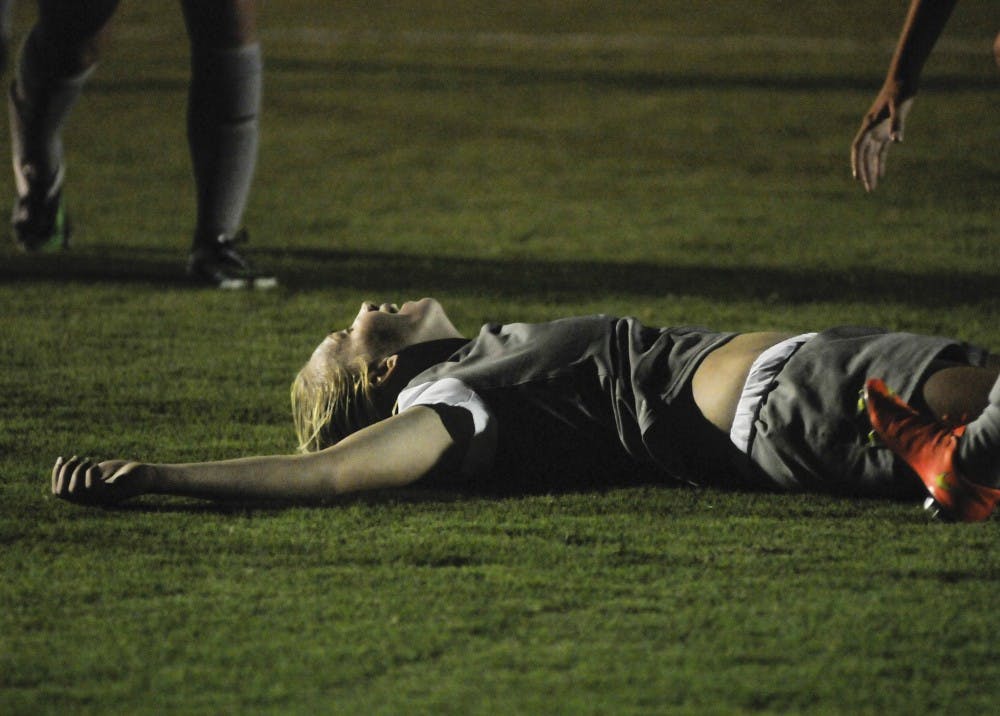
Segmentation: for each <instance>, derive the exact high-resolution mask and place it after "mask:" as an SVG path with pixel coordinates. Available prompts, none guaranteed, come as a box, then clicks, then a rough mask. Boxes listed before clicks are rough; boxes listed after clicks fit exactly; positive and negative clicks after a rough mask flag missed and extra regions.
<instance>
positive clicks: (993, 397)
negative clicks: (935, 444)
mask: <svg viewBox="0 0 1000 716" xmlns="http://www.w3.org/2000/svg"><path fill="white" fill-rule="evenodd" d="M957 456H958V463H959V466H960V469H961V471H962V474H963V475H965V477H967V478H969V479H970V480H973V481H974V482H978V483H980V484H982V485H988V486H990V487H1000V378H997V382H996V383H994V384H993V388H992V389H991V390H990V403H989V405H987V406H986V410H984V411H983V412H982V414H981V415H980V416H979V417H978V418H976V419H975V420H973V421H972V422H971V423H969V424H968V426H967V427H966V429H965V433H964V434H963V435H962V437H961V438H960V439H959V441H958V455H957Z"/></svg>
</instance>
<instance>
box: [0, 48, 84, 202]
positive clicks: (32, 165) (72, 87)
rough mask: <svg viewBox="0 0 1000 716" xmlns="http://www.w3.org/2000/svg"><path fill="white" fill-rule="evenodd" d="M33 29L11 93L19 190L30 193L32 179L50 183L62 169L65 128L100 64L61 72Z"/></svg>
mask: <svg viewBox="0 0 1000 716" xmlns="http://www.w3.org/2000/svg"><path fill="white" fill-rule="evenodd" d="M36 33H37V30H32V32H31V33H30V34H29V35H28V37H27V39H26V40H25V41H24V45H23V46H22V48H21V54H20V56H19V60H18V63H17V70H16V76H15V81H14V87H13V88H12V90H11V91H12V93H13V95H14V96H13V97H12V98H11V100H10V102H11V107H10V110H11V112H10V113H11V117H10V119H11V122H10V133H11V152H12V155H13V160H14V162H15V163H16V165H17V167H19V169H18V170H16V171H15V172H14V174H15V177H16V180H17V191H18V194H19V195H20V196H25V195H26V194H27V193H28V185H27V179H28V178H29V177H30V179H31V180H32V181H38V182H41V183H43V184H44V185H50V184H51V183H52V182H54V181H56V179H57V178H58V176H59V173H60V172H61V171H62V162H63V146H62V128H63V124H64V123H65V121H66V118H67V117H68V116H69V114H70V111H71V110H72V109H73V106H74V105H75V104H76V102H77V100H78V99H79V98H80V95H81V94H82V93H83V87H84V85H85V84H86V82H87V79H88V78H89V77H90V75H91V74H92V73H93V71H94V67H96V65H91V66H90V67H88V68H87V69H86V70H84V71H83V72H81V73H79V74H78V75H75V76H71V77H60V76H58V75H57V74H56V73H55V72H54V71H53V70H52V69H51V63H50V62H48V61H47V59H46V56H45V54H44V49H43V48H42V45H41V43H40V42H39V41H38V38H37V34H36Z"/></svg>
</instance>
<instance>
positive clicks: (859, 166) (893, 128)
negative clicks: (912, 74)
mask: <svg viewBox="0 0 1000 716" xmlns="http://www.w3.org/2000/svg"><path fill="white" fill-rule="evenodd" d="M912 105H913V97H912V96H911V97H907V98H906V99H903V100H900V94H899V92H898V91H895V90H893V89H891V88H887V89H883V90H882V92H880V93H879V96H878V97H877V98H876V99H875V103H874V104H873V105H872V106H871V109H869V110H868V113H867V114H865V118H864V120H862V122H861V129H859V130H858V133H857V135H855V137H854V141H853V142H852V143H851V172H852V173H853V175H854V178H855V179H857V180H858V181H860V182H861V184H862V186H864V188H865V191H868V192H871V191H874V190H875V187H876V186H878V182H879V180H880V179H881V178H882V177H883V176H885V162H886V157H887V155H888V154H889V145H890V144H893V143H894V142H902V141H903V126H904V124H905V123H906V115H907V114H909V112H910V107H911V106H912Z"/></svg>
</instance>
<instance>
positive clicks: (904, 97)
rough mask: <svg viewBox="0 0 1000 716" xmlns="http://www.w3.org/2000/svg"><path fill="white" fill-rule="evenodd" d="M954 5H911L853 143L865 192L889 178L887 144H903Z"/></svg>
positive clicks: (935, 1) (948, 1)
mask: <svg viewBox="0 0 1000 716" xmlns="http://www.w3.org/2000/svg"><path fill="white" fill-rule="evenodd" d="M956 3H957V0H913V3H912V4H911V5H910V10H909V13H908V14H907V16H906V22H905V23H904V24H903V30H902V32H901V33H900V36H899V41H898V43H897V44H896V51H895V53H894V54H893V56H892V62H891V63H890V64H889V72H888V74H887V75H886V78H885V83H884V84H883V85H882V89H881V91H879V93H878V96H876V98H875V102H874V103H872V106H871V107H870V108H869V109H868V112H867V113H865V116H864V118H863V119H862V120H861V128H860V129H859V130H858V133H857V135H855V137H854V141H853V142H852V143H851V171H852V172H853V174H854V178H855V179H857V180H858V181H860V182H861V183H862V185H863V186H864V188H865V191H873V190H874V189H875V187H876V186H877V185H878V180H879V179H880V178H882V177H883V176H884V175H885V161H886V155H887V154H888V152H889V145H890V144H891V143H893V142H901V141H903V125H904V124H905V122H906V115H907V114H908V113H909V111H910V106H911V105H912V104H913V98H914V96H915V95H916V94H917V86H918V84H919V83H920V73H921V71H922V70H923V67H924V63H925V62H926V61H927V57H928V56H929V55H930V53H931V50H932V49H934V44H935V43H936V42H937V39H938V37H939V36H940V35H941V31H942V30H943V29H944V26H945V24H946V23H947V22H948V18H949V17H950V16H951V12H952V10H954V9H955V4H956Z"/></svg>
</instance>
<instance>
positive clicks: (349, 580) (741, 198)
mask: <svg viewBox="0 0 1000 716" xmlns="http://www.w3.org/2000/svg"><path fill="white" fill-rule="evenodd" d="M333 5H336V7H328V4H327V3H320V2H318V1H317V0H287V1H284V2H282V3H268V4H266V7H265V8H264V10H263V12H262V26H263V28H264V42H265V49H266V52H267V78H266V95H265V96H266V101H265V110H264V115H263V117H264V129H263V137H262V140H263V141H262V150H261V159H260V166H259V171H258V175H257V181H256V183H255V192H254V195H253V200H252V205H251V208H250V210H249V212H248V217H247V223H248V226H249V227H250V229H251V232H252V235H253V242H252V244H251V250H252V252H253V255H254V256H255V257H256V258H257V259H258V261H259V262H260V263H262V264H266V265H267V266H269V267H273V268H275V269H277V270H278V272H279V273H280V275H281V278H282V280H283V283H284V286H283V288H282V289H281V290H280V291H278V292H276V293H273V294H268V295H225V296H224V295H218V294H216V293H213V292H210V291H204V290H196V289H191V288H189V287H188V286H187V285H186V284H185V282H184V279H183V260H184V254H185V251H186V247H187V242H188V240H189V236H188V232H189V231H190V225H189V222H190V220H189V217H190V216H191V214H192V201H191V188H190V182H189V180H188V173H189V170H188V165H187V157H186V149H185V144H184V135H183V127H182V124H183V105H184V92H185V84H186V80H185V75H186V58H185V48H184V45H183V42H181V41H180V38H181V37H182V33H183V29H182V26H181V23H180V19H179V16H178V13H177V9H176V8H175V7H173V6H171V5H166V6H164V7H162V8H161V7H158V6H157V7H153V6H152V5H149V6H147V5H145V4H140V3H131V4H127V5H126V6H125V7H124V8H123V9H122V15H121V17H120V24H119V33H118V39H117V43H116V45H115V46H114V48H113V52H112V53H111V54H109V56H108V58H107V60H106V61H105V62H104V64H103V65H102V67H101V70H100V73H99V74H98V75H97V77H96V78H95V80H94V82H93V84H92V86H91V88H90V91H89V92H88V94H87V95H86V97H85V98H84V100H83V102H82V103H81V106H80V107H79V111H78V112H77V114H76V115H75V116H74V118H73V121H72V123H71V125H70V126H69V127H68V128H67V144H68V152H69V154H68V157H69V162H70V183H69V186H68V190H67V191H68V200H69V202H70V207H71V209H72V211H73V213H74V217H75V219H76V223H77V225H78V229H79V231H78V236H77V240H76V243H75V246H74V249H73V250H72V251H71V252H70V253H68V254H66V255H64V256H45V257H35V256H30V257H26V256H22V255H19V254H16V253H15V252H14V250H13V248H12V247H11V246H10V245H9V244H8V245H5V246H3V248H0V301H2V305H3V306H4V307H5V310H4V315H3V317H2V318H0V325H2V326H3V342H2V348H0V361H2V363H0V366H2V370H0V396H3V397H2V402H0V405H2V410H0V496H2V502H3V507H2V508H0V543H2V545H3V548H2V551H0V565H2V571H3V575H4V579H3V582H2V586H0V597H2V602H0V604H2V605H3V609H2V611H0V635H2V636H0V646H2V648H0V707H2V710H4V711H5V712H12V713H37V712H55V711H65V710H67V709H70V710H74V711H84V712H86V711H91V712H118V711H134V712H143V711H145V712H150V711H175V712H176V711H183V712H191V711H195V712H199V711H200V712H217V711H247V710H250V711H275V712H277V711H281V712H303V713H304V712H310V711H316V710H322V711H334V712H341V713H359V712H369V711H370V712H383V713H400V712H452V713H467V712H479V713H483V712H511V713H518V712H520V713H525V712H536V713H537V712H546V713H552V712H562V713H642V712H646V713H649V712H665V711H679V712H697V713H703V712H734V711H736V712H738V711H815V712H838V713H845V712H852V713H853V712H876V711H878V712H896V713H903V712H905V713H918V712H950V713H955V712H985V711H986V710H987V709H989V708H991V707H992V704H993V703H994V702H995V700H996V698H997V696H998V692H997V687H996V686H995V685H994V684H996V683H997V678H996V677H997V673H996V672H997V666H996V664H997V663H998V656H1000V653H998V651H1000V650H998V648H997V646H996V639H995V638H994V637H993V634H992V629H991V625H990V615H991V613H992V606H993V603H994V601H995V591H996V589H995V588H996V583H997V580H998V578H1000V576H998V575H1000V560H998V558H997V557H996V556H995V555H994V554H993V551H994V550H993V546H994V543H995V541H996V537H997V534H996V530H995V528H994V527H995V526H994V525H993V524H992V523H990V524H985V525H978V526H955V525H942V524H936V523H932V522H930V521H928V520H927V518H926V517H925V516H924V514H923V513H922V511H920V510H919V508H918V507H916V506H914V505H908V504H894V503H885V502H875V501H865V500H856V501H848V500H841V499H835V498H829V497H820V496H789V495H760V494H741V493H724V492H719V491H712V490H692V489H674V488H663V489H652V488H646V489H637V490H616V491H611V492H607V493H599V494H574V495H558V496H532V497H523V498H516V499H514V498H512V499H504V500H490V499H478V498H468V497H462V496H455V495H441V494H429V493H424V492H420V491H411V492H403V493H395V494H390V495H378V496H370V497H365V498H362V499H355V500H347V501H345V502H343V503H342V504H337V505H333V506H328V507H303V506H289V505H238V506H230V507H220V506H212V505H203V504H199V503H195V502H191V501H183V500H166V499H145V500H141V501H138V502H137V503H136V504H135V505H132V506H129V507H124V508H122V509H118V510H107V511H106V510H90V509H81V508H78V507H74V506H71V505H67V504H63V503H59V502H56V501H55V500H53V499H51V498H50V497H49V496H47V494H46V491H47V471H48V468H49V466H50V465H51V463H52V461H53V460H54V458H55V457H56V456H57V455H59V454H67V453H73V452H78V453H81V454H93V455H114V456H119V455H121V456H133V457H137V458H140V459H146V460H162V461H180V460H194V459H205V458H222V457H231V456H236V455H241V454H247V453H253V452H261V453H263V452H276V451H287V450H290V449H291V448H292V447H293V439H292V435H291V430H290V421H289V420H288V417H287V407H286V404H287V386H288V383H289V381H290V379H291V376H292V375H293V374H294V372H295V371H296V370H297V368H298V367H299V365H300V363H301V362H302V361H304V359H305V358H306V357H307V356H308V353H309V351H310V350H311V349H312V347H313V345H314V344H315V342H317V341H318V340H319V338H320V336H322V335H323V333H324V332H325V331H326V330H327V329H329V328H330V327H334V326H340V325H342V324H345V323H346V322H348V321H349V318H350V316H352V315H353V313H354V312H355V311H356V306H357V304H358V303H359V302H360V301H361V300H362V299H363V298H367V297H378V298H381V297H384V298H390V299H397V298H407V297H411V296H418V295H428V294H429V295H435V296H438V297H440V298H442V299H443V300H444V301H445V303H446V304H447V305H448V306H449V309H450V311H451V312H452V313H453V315H454V317H455V319H456V322H457V323H458V325H459V326H460V327H461V328H463V330H466V331H470V332H471V331H474V330H476V329H477V327H478V325H479V324H480V323H481V322H483V321H485V320H524V319H528V320H535V319H538V320H541V319H546V318H551V317H555V316H559V315H564V314H568V313H584V312H593V311H607V312H617V313H630V314H634V315H638V316H640V317H642V318H643V319H644V320H647V321H649V322H651V323H663V324H669V323H691V322H694V323H704V324H709V325H714V326H718V327H721V328H731V329H753V328H763V327H779V328H786V329H810V328H815V327H817V326H825V325H830V324H835V323H864V324H878V325H886V326H890V327H893V328H899V329H906V330H919V331H925V332H938V333H946V334H949V335H956V336H959V337H962V338H965V339H968V340H974V341H977V342H980V343H982V344H985V345H987V346H992V347H994V348H995V347H997V346H1000V328H998V327H997V316H998V309H1000V297H998V291H997V276H998V269H1000V255H998V251H997V227H998V226H1000V221H998V220H1000V210H998V208H997V207H998V204H997V200H996V197H997V190H998V179H1000V175H998V172H997V169H996V147H997V146H1000V127H998V125H997V123H996V121H995V112H996V98H997V89H998V84H1000V79H998V75H997V72H996V69H995V67H994V66H993V65H992V59H991V58H990V57H989V55H988V50H989V45H990V41H991V39H992V35H993V31H994V30H995V29H996V28H995V22H996V18H995V17H993V16H991V13H990V10H991V3H988V2H964V3H962V4H961V6H960V7H959V8H958V10H957V11H956V15H955V17H954V19H953V23H952V25H951V26H950V27H949V31H948V35H947V36H946V38H945V40H944V41H942V45H941V47H940V48H939V49H940V50H941V51H940V52H938V53H937V54H936V55H935V56H934V57H933V58H932V61H931V63H930V65H929V67H928V71H927V81H926V86H925V89H924V92H923V93H922V95H921V97H920V98H919V99H918V101H917V102H918V104H917V105H916V107H915V109H914V113H913V115H912V119H911V123H910V126H909V135H908V137H907V142H906V143H905V144H904V145H903V146H901V147H896V148H894V150H893V153H892V155H891V165H890V175H889V177H888V179H887V182H886V183H885V184H884V186H883V187H881V188H880V189H879V192H878V193H877V194H876V195H874V196H871V197H866V196H864V195H863V194H862V192H861V190H860V188H858V187H857V186H854V185H853V184H852V183H851V182H850V181H849V178H848V165H847V147H848V144H849V142H850V139H851V137H852V135H853V132H854V130H855V127H856V124H857V122H858V121H859V118H860V115H861V112H862V111H863V110H864V109H865V108H866V106H867V103H868V102H869V101H870V100H871V97H872V95H873V94H874V91H875V89H876V88H877V86H878V84H879V83H880V81H881V73H882V70H883V68H884V65H885V63H886V61H887V59H888V52H889V48H890V46H891V41H892V37H893V35H894V33H895V31H896V29H897V28H898V24H899V22H900V21H901V17H902V13H903V10H904V5H905V3H902V2H898V3H889V4H886V7H885V8H880V9H879V11H878V16H877V17H876V16H875V15H874V14H873V12H874V11H873V10H872V8H871V7H870V3H862V2H844V3H837V4H835V5H830V6H829V7H824V8H819V7H817V6H815V4H813V5H811V6H803V7H802V8H789V7H787V4H786V3H777V2H773V3H755V8H754V12H752V13H751V12H749V11H748V10H747V8H746V4H745V3H735V2H714V3H706V4H704V6H698V7H697V8H692V7H691V6H690V4H684V3H676V2H655V3H654V2H631V3H603V4H601V7H600V8H595V7H590V6H589V5H588V4H581V3H570V2H558V3H544V4H527V3H525V4H516V5H509V4H508V5H502V4H501V5H497V4H494V3H480V2H466V3H453V2H435V3H427V2H402V3H400V2H396V3H392V4H388V3H386V4H383V3H371V2H366V3H335V4H333ZM31 11H32V10H31V8H30V7H24V8H20V9H19V15H18V19H19V27H20V28H23V26H24V24H25V21H26V20H27V19H28V18H29V16H30V13H31ZM980 47H981V48H982V52H979V51H978V50H977V48H980ZM0 191H2V192H5V193H6V194H8V195H11V192H12V186H11V181H10V179H9V177H6V176H4V177H0Z"/></svg>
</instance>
